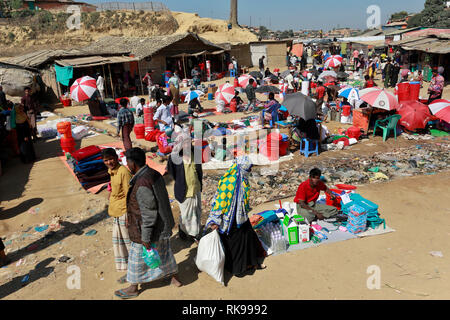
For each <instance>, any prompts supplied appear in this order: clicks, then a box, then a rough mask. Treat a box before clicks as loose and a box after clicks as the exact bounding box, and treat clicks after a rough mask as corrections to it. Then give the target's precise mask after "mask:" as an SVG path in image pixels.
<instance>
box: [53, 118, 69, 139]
mask: <svg viewBox="0 0 450 320" xmlns="http://www.w3.org/2000/svg"><path fill="white" fill-rule="evenodd" d="M56 129H57V130H58V132H59V133H60V134H62V135H64V136H63V137H64V138H72V124H71V123H70V122H69V121H64V122H58V123H57V124H56Z"/></svg>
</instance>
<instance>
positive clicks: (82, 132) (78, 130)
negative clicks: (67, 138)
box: [72, 126, 89, 140]
mask: <svg viewBox="0 0 450 320" xmlns="http://www.w3.org/2000/svg"><path fill="white" fill-rule="evenodd" d="M87 135H89V129H88V128H86V127H85V126H77V127H75V128H73V129H72V137H73V138H74V139H75V140H81V139H83V138H84V137H85V136H87Z"/></svg>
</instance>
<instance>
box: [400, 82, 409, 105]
mask: <svg viewBox="0 0 450 320" xmlns="http://www.w3.org/2000/svg"><path fill="white" fill-rule="evenodd" d="M409 92H410V86H409V82H402V83H399V84H397V95H398V103H401V102H402V101H408V100H409V96H410V94H409Z"/></svg>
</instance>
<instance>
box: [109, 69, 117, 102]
mask: <svg viewBox="0 0 450 320" xmlns="http://www.w3.org/2000/svg"><path fill="white" fill-rule="evenodd" d="M108 70H109V80H110V82H111V90H112V97H113V99H115V98H116V93H115V92H114V85H113V81H112V74H111V65H110V64H108Z"/></svg>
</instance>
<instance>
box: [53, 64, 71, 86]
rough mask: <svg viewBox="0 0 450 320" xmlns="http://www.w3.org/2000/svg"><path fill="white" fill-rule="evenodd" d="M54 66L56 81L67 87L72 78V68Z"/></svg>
mask: <svg viewBox="0 0 450 320" xmlns="http://www.w3.org/2000/svg"><path fill="white" fill-rule="evenodd" d="M54 66H55V72H56V81H58V82H59V83H61V84H62V85H64V86H66V87H68V86H69V81H70V80H71V79H72V78H73V67H60V66H58V65H56V64H55V65H54Z"/></svg>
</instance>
